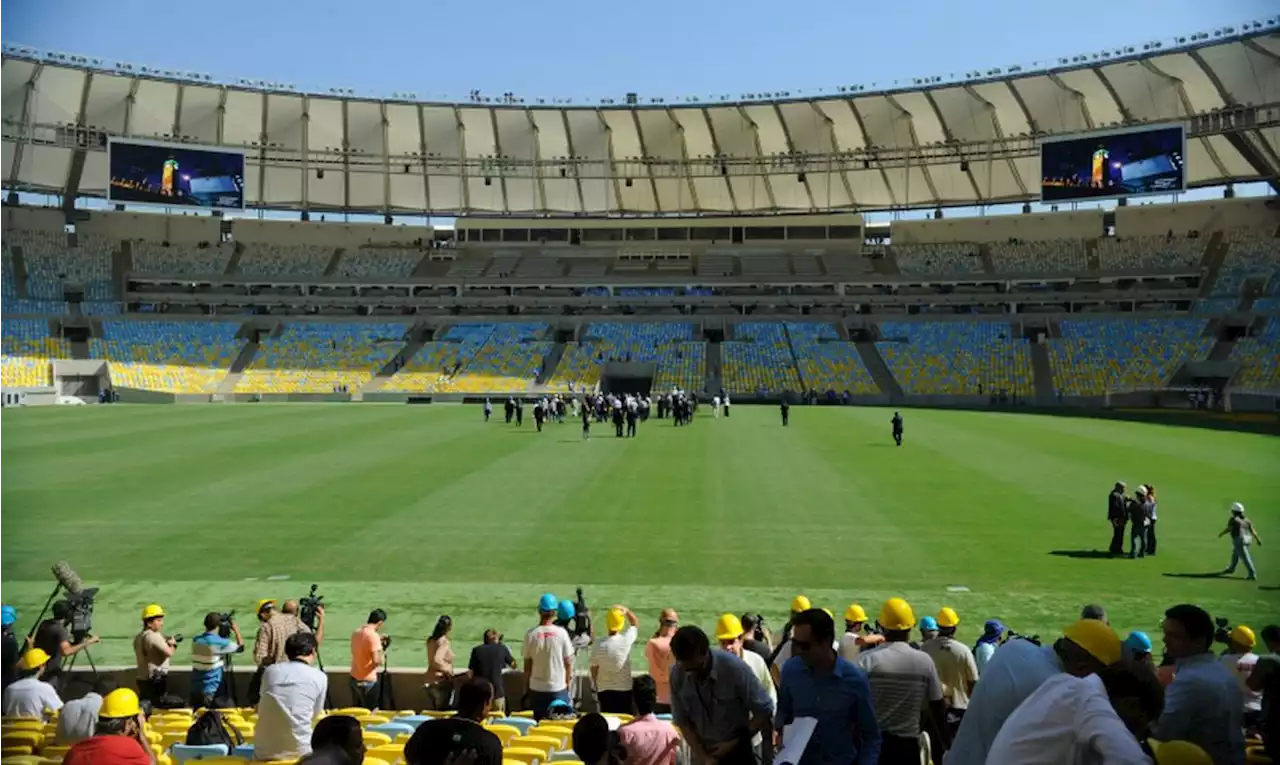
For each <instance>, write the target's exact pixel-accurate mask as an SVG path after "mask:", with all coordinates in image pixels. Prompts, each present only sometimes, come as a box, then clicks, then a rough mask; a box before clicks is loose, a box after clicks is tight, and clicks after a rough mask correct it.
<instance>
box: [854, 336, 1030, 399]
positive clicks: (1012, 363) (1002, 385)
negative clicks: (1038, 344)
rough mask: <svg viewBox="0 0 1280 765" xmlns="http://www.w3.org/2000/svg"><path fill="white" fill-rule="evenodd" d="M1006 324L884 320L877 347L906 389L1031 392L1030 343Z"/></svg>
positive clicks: (934, 392)
mask: <svg viewBox="0 0 1280 765" xmlns="http://www.w3.org/2000/svg"><path fill="white" fill-rule="evenodd" d="M1012 335H1013V330H1012V328H1011V327H1010V326H1009V325H1008V324H1006V323H1004V322H988V321H963V322H961V321H949V322H928V321H922V322H881V324H880V336H881V337H882V338H884V339H883V340H881V341H879V342H877V343H876V348H877V350H879V351H880V355H881V356H882V357H883V358H884V362H885V365H886V366H888V368H889V371H890V372H891V373H892V374H893V376H894V378H895V379H896V380H897V381H898V384H899V385H901V386H902V390H903V391H904V392H906V393H909V394H923V395H940V394H941V395H957V394H963V395H980V391H981V394H982V395H989V394H995V393H997V392H999V391H1007V392H1008V393H1011V394H1012V393H1016V394H1018V395H1029V394H1031V393H1033V392H1034V389H1035V384H1034V378H1033V375H1032V371H1031V353H1030V348H1029V346H1028V345H1027V342H1026V341H1025V340H1023V339H1021V338H1014V337H1013V336H1012Z"/></svg>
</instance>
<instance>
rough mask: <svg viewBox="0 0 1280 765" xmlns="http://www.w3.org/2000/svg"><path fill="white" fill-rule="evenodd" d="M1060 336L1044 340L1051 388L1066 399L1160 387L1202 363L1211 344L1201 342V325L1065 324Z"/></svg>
mask: <svg viewBox="0 0 1280 765" xmlns="http://www.w3.org/2000/svg"><path fill="white" fill-rule="evenodd" d="M1060 326H1061V327H1062V337H1061V338H1055V339H1052V340H1050V341H1049V348H1048V350H1049V362H1050V365H1051V367H1052V369H1053V380H1054V388H1055V389H1056V390H1057V391H1058V393H1059V394H1062V395H1068V396H1100V395H1104V394H1106V393H1108V392H1120V391H1127V390H1135V389H1144V388H1159V387H1163V386H1165V385H1167V384H1168V382H1169V378H1171V377H1172V376H1173V374H1174V373H1175V372H1176V371H1177V370H1178V367H1180V366H1181V365H1182V364H1183V363H1185V362H1187V361H1194V360H1201V359H1204V358H1205V357H1207V356H1208V354H1209V351H1210V350H1211V349H1212V348H1213V343H1214V341H1213V339H1212V338H1204V337H1201V336H1200V334H1201V333H1202V332H1203V331H1204V326H1205V320H1204V319H1193V318H1172V319H1156V318H1148V319H1131V318H1123V319H1103V318H1097V319H1065V320H1063V321H1062V322H1061V324H1060Z"/></svg>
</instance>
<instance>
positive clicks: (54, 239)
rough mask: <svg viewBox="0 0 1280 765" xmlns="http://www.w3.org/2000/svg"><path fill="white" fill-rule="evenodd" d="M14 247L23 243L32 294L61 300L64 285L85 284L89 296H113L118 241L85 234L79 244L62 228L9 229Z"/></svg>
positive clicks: (86, 295)
mask: <svg viewBox="0 0 1280 765" xmlns="http://www.w3.org/2000/svg"><path fill="white" fill-rule="evenodd" d="M6 237H7V238H8V240H9V241H8V244H9V245H10V246H11V247H21V248H22V255H23V259H24V261H25V262H26V266H27V294H28V295H29V296H30V297H32V298H37V299H44V300H61V299H62V297H63V287H64V286H65V285H67V284H76V285H80V286H83V287H84V294H85V297H86V298H88V299H89V300H113V299H115V297H116V294H115V292H116V291H115V286H114V285H113V284H112V283H111V255H112V253H113V252H114V251H115V250H117V249H119V245H118V243H115V242H112V241H111V240H109V239H104V238H102V237H97V236H91V235H88V234H82V235H80V236H79V237H78V238H77V242H78V245H77V246H75V247H72V246H71V245H70V244H69V239H68V235H67V234H65V233H63V232H60V231H22V230H15V231H10V232H6Z"/></svg>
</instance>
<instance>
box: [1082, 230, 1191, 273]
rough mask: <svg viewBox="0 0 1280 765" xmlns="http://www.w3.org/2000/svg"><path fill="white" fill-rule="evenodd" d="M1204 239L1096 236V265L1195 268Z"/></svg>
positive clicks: (1134, 268)
mask: <svg viewBox="0 0 1280 765" xmlns="http://www.w3.org/2000/svg"><path fill="white" fill-rule="evenodd" d="M1207 243H1208V239H1207V238H1206V239H1198V238H1197V239H1188V238H1186V237H1165V236H1136V237H1124V238H1121V237H1103V238H1102V239H1099V240H1098V266H1099V267H1100V268H1101V269H1102V270H1103V271H1141V270H1159V271H1172V270H1192V271H1194V270H1197V269H1199V268H1200V261H1201V260H1202V259H1203V258H1204V248H1205V245H1206V244H1207Z"/></svg>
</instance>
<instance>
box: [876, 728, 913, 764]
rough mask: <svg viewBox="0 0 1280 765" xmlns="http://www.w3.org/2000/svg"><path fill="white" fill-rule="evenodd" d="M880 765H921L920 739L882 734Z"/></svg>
mask: <svg viewBox="0 0 1280 765" xmlns="http://www.w3.org/2000/svg"><path fill="white" fill-rule="evenodd" d="M880 765H920V739H918V738H907V737H906V736H895V735H893V734H891V733H884V734H881V736H880Z"/></svg>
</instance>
